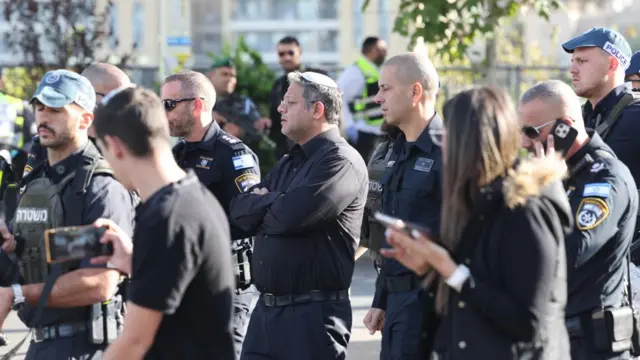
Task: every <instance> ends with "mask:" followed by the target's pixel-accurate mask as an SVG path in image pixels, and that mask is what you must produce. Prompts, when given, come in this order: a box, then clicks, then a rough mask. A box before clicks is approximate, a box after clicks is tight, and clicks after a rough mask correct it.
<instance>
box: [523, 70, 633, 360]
mask: <svg viewBox="0 0 640 360" xmlns="http://www.w3.org/2000/svg"><path fill="white" fill-rule="evenodd" d="M580 115H581V109H580V101H579V99H578V97H577V96H576V95H575V94H574V92H573V91H572V89H571V87H569V86H568V85H567V84H565V83H564V82H562V81H559V80H551V81H545V82H542V83H539V84H537V85H536V86H534V87H533V88H531V89H530V90H528V91H527V92H526V93H525V94H524V95H523V97H522V99H521V102H520V116H521V122H522V124H523V136H522V137H521V138H522V145H523V146H524V147H525V148H529V149H532V148H534V147H538V150H537V152H538V153H539V154H540V153H543V150H541V149H542V148H543V145H541V144H542V143H548V142H550V141H551V140H553V144H554V147H555V149H556V151H560V152H561V153H563V154H564V156H565V159H566V161H567V165H568V167H569V176H570V177H569V179H567V180H565V188H566V190H567V194H568V196H569V201H570V203H571V209H572V211H573V212H574V214H575V229H574V231H573V233H571V234H570V235H569V236H568V238H567V239H566V251H567V266H568V269H567V289H568V301H567V306H566V324H567V329H568V332H569V336H570V339H571V358H572V359H574V360H591V359H629V358H630V354H629V349H630V335H631V334H625V333H624V332H622V333H620V332H619V330H620V329H621V328H623V327H626V328H627V329H628V326H631V323H632V318H631V316H632V311H631V308H630V307H629V304H628V301H627V298H626V292H627V291H628V290H629V289H628V288H627V280H626V277H627V276H626V274H627V269H628V265H629V246H630V244H631V240H632V236H633V231H634V226H635V223H636V213H637V211H638V194H637V192H636V184H635V182H634V180H633V177H632V176H631V173H630V171H629V169H628V168H627V166H625V165H624V164H623V163H622V162H621V161H620V160H618V159H617V158H616V156H615V154H614V153H613V151H612V150H611V148H610V147H609V146H607V145H606V144H605V143H604V141H602V138H600V136H599V135H598V134H597V133H595V132H593V131H592V130H585V127H584V124H583V121H582V118H581V116H580ZM574 133H575V140H572V137H573V134H574ZM550 135H551V136H550ZM565 139H568V140H565ZM525 256H526V254H525ZM614 331H616V332H615V333H614Z"/></svg>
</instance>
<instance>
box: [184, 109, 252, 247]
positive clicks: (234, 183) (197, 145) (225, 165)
mask: <svg viewBox="0 0 640 360" xmlns="http://www.w3.org/2000/svg"><path fill="white" fill-rule="evenodd" d="M173 151H174V156H175V157H176V159H177V161H178V165H180V167H182V168H183V169H193V170H194V171H195V173H196V175H197V176H198V179H200V181H201V182H202V183H203V184H204V185H205V186H206V187H207V188H208V189H209V191H211V192H212V193H213V194H214V195H215V196H216V198H217V199H218V201H220V204H222V207H223V208H224V211H225V213H227V214H229V203H230V202H231V199H233V198H234V197H235V196H236V195H238V194H241V193H243V192H244V191H245V190H246V189H248V188H249V187H251V186H253V185H255V184H257V183H259V182H260V166H259V164H258V158H257V157H256V155H255V154H254V152H253V151H251V149H249V147H248V146H246V145H245V144H244V143H242V141H240V140H239V139H237V138H235V137H233V136H232V135H229V134H228V133H226V132H224V131H223V130H222V129H220V126H218V124H217V123H216V122H215V121H214V122H212V123H211V126H209V129H207V132H206V133H205V135H204V138H203V139H202V141H200V142H185V141H184V140H183V141H181V142H179V143H178V144H176V145H175V146H174V148H173ZM246 237H250V235H249V234H248V233H247V232H246V231H243V230H242V229H240V228H238V227H236V226H233V225H232V226H231V238H232V239H233V240H237V239H242V238H246Z"/></svg>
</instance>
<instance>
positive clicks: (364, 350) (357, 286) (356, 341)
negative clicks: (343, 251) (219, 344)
mask: <svg viewBox="0 0 640 360" xmlns="http://www.w3.org/2000/svg"><path fill="white" fill-rule="evenodd" d="M374 283H375V271H374V270H373V266H372V265H371V260H370V259H368V258H367V256H366V255H365V256H363V257H362V258H361V259H360V261H358V263H357V264H356V271H355V274H354V277H353V286H352V288H351V304H352V306H353V332H352V337H351V344H350V345H349V356H348V358H347V359H348V360H373V359H377V358H378V354H379V352H380V333H379V332H378V333H376V335H373V336H372V335H369V331H368V330H367V329H366V328H365V327H364V325H363V324H362V319H363V318H364V316H365V314H366V313H367V311H368V310H369V306H370V305H371V299H372V297H373V288H374ZM4 329H5V333H6V334H7V336H8V337H9V341H10V342H11V343H10V344H9V346H4V347H0V355H4V354H5V353H6V352H7V351H9V350H10V349H11V348H13V346H15V344H17V343H18V341H20V339H22V338H23V337H24V336H25V334H26V331H25V327H24V326H23V325H22V323H21V322H20V320H19V319H18V317H17V316H16V315H15V313H14V312H12V313H11V314H10V315H9V318H8V319H7V321H6V323H5V326H4ZM27 347H28V342H26V343H25V345H24V346H23V347H22V348H21V349H20V350H19V351H18V355H17V356H15V357H14V358H13V360H22V359H24V354H25V352H26V349H27Z"/></svg>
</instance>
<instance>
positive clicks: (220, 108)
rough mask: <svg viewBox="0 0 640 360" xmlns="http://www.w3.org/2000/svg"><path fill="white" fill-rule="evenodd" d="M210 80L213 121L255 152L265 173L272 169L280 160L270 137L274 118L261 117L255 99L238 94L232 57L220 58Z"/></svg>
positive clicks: (209, 74)
mask: <svg viewBox="0 0 640 360" xmlns="http://www.w3.org/2000/svg"><path fill="white" fill-rule="evenodd" d="M208 77H209V79H210V80H211V83H212V84H213V87H214V89H215V90H216V96H217V99H216V104H215V105H214V106H213V118H214V120H216V121H217V122H218V125H220V127H221V128H222V129H223V130H224V131H226V132H227V133H229V134H231V135H233V136H235V137H237V138H238V139H240V140H242V142H244V143H245V144H247V145H248V146H249V147H250V148H251V149H252V150H254V151H255V152H256V155H257V156H258V159H259V160H260V164H261V166H262V169H263V170H264V171H268V170H270V169H271V168H272V167H273V165H274V164H275V162H276V160H277V159H276V154H275V148H276V145H275V143H274V142H273V141H272V140H271V139H270V138H269V136H268V135H267V134H268V129H269V128H270V127H271V119H269V118H266V117H262V116H261V115H260V111H259V109H258V106H256V104H255V103H254V102H253V100H252V99H251V98H250V97H248V96H245V95H242V94H240V93H239V92H238V91H236V85H237V83H238V79H237V72H236V67H235V64H234V62H233V61H232V60H231V59H229V58H220V59H218V60H217V61H216V62H215V63H214V64H213V66H212V68H211V71H210V72H209V73H208Z"/></svg>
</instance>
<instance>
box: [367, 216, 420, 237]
mask: <svg viewBox="0 0 640 360" xmlns="http://www.w3.org/2000/svg"><path fill="white" fill-rule="evenodd" d="M373 217H374V218H375V219H376V220H377V221H378V222H380V223H382V224H383V225H384V226H386V227H391V228H394V229H398V230H401V231H404V232H405V233H406V234H407V235H409V236H411V237H412V238H415V236H413V231H414V230H416V231H418V232H419V233H421V234H423V235H424V236H428V237H431V231H429V229H427V228H426V227H423V226H420V225H417V224H413V223H410V222H407V221H404V220H401V219H398V218H396V217H393V216H389V215H386V214H383V213H381V212H379V211H378V212H376V213H375V214H374V215H373Z"/></svg>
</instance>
